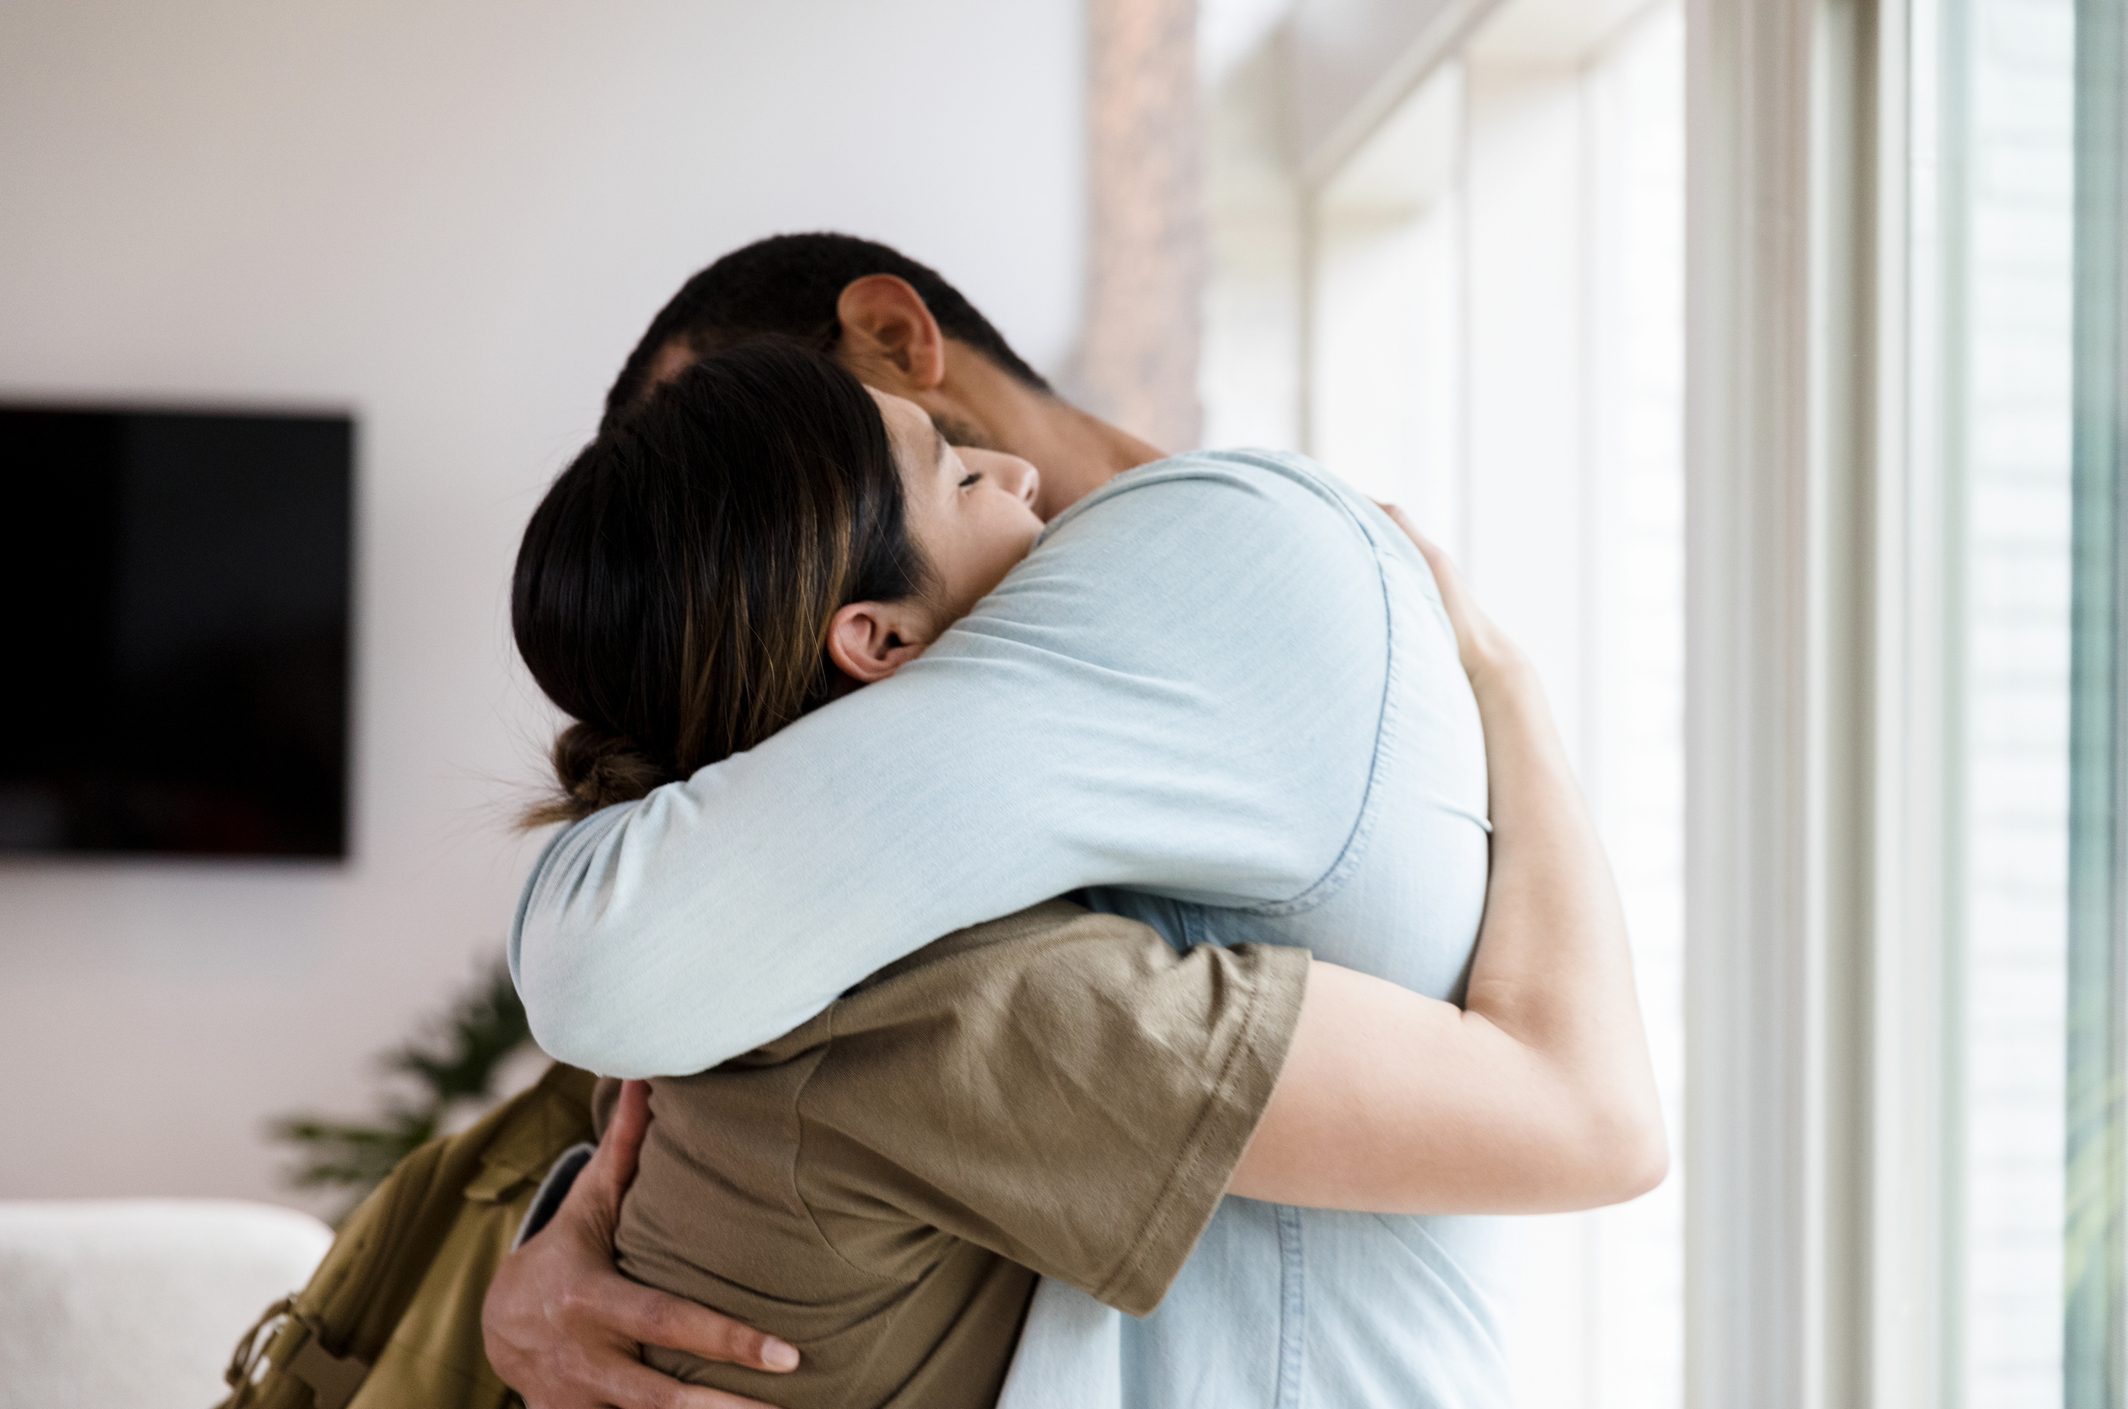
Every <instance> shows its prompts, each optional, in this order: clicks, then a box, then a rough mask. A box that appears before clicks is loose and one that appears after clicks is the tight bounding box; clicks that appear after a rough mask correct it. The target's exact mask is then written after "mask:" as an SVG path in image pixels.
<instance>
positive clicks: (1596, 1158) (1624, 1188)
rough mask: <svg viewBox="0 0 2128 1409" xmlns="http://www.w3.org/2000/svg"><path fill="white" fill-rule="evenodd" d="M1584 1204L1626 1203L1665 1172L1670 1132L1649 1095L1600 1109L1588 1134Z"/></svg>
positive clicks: (1651, 1189) (1659, 1180)
mask: <svg viewBox="0 0 2128 1409" xmlns="http://www.w3.org/2000/svg"><path fill="white" fill-rule="evenodd" d="M1585 1168H1586V1169H1587V1170H1588V1173H1589V1176H1590V1178H1589V1188H1588V1190H1587V1196H1588V1206H1589V1207H1590V1208H1606V1207H1609V1206H1611V1205H1613V1204H1622V1203H1630V1202H1632V1201H1633V1200H1634V1199H1637V1198H1640V1197H1641V1196H1642V1195H1644V1194H1650V1193H1653V1192H1654V1191H1655V1190H1656V1189H1658V1188H1660V1187H1661V1186H1662V1183H1663V1181H1664V1180H1665V1179H1667V1178H1669V1177H1670V1137H1669V1135H1668V1133H1667V1132H1666V1131H1665V1130H1664V1129H1663V1120H1662V1112H1661V1111H1660V1110H1659V1109H1658V1108H1657V1106H1656V1104H1655V1102H1654V1100H1653V1099H1649V1100H1646V1101H1637V1102H1633V1103H1631V1104H1630V1106H1628V1107H1625V1108H1620V1109H1613V1110H1609V1111H1606V1112H1604V1113H1603V1114H1602V1115H1601V1116H1600V1117H1599V1118H1598V1119H1597V1120H1595V1121H1594V1122H1592V1129H1591V1130H1590V1131H1589V1133H1588V1143H1587V1147H1586V1161H1585Z"/></svg>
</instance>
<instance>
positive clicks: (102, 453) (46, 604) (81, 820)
mask: <svg viewBox="0 0 2128 1409" xmlns="http://www.w3.org/2000/svg"><path fill="white" fill-rule="evenodd" d="M0 476H4V482H5V500H4V503H5V509H4V510H0V522H5V523H6V524H7V530H6V532H5V534H4V537H5V540H6V551H5V552H4V553H0V604H4V605H0V612H4V613H5V616H6V620H7V623H8V628H7V647H8V649H7V661H6V667H5V669H4V671H0V675H4V677H5V683H4V684H0V851H6V852H38V853H53V852H100V853H164V854H171V853H175V854H192V855H212V856H279V857H327V858H329V857H339V856H344V855H345V854H346V852H347V810H348V809H347V799H348V714H349V708H348V694H349V676H350V665H349V659H348V657H349V641H350V639H351V637H350V622H349V617H350V604H351V598H352V589H351V581H350V576H351V569H352V563H353V551H352V543H351V536H352V531H353V517H354V502H353V501H354V426H353V423H352V421H351V420H350V419H349V418H348V417H346V416H342V415H273V414H254V413H241V414H219V413H213V412H206V411H167V410H146V411H134V410H120V409H95V408H87V407H67V406H26V405H19V404H18V405H7V404H0Z"/></svg>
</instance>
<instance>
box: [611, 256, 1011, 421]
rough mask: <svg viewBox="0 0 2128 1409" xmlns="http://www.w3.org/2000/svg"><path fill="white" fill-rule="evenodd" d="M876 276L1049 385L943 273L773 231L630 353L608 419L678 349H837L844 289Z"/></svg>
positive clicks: (956, 333)
mask: <svg viewBox="0 0 2128 1409" xmlns="http://www.w3.org/2000/svg"><path fill="white" fill-rule="evenodd" d="M867 274H892V275H894V276H895V277H897V278H899V279H902V280H905V281H906V282H907V283H908V285H909V286H910V287H911V288H913V289H915V290H916V292H917V294H918V295H919V296H920V297H921V298H922V299H923V301H924V306H925V307H927V308H929V309H930V310H931V316H932V317H933V318H934V319H936V320H937V321H938V330H939V331H940V332H942V333H944V334H945V335H946V336H947V337H949V338H952V339H954V340H955V341H958V342H962V343H966V344H967V345H968V346H969V347H972V348H974V349H975V350H976V351H978V352H980V353H982V354H983V356H985V357H987V358H989V359H990V360H991V361H992V362H994V363H996V364H997V365H998V367H1000V368H1002V369H1003V370H1004V371H1006V372H1009V373H1010V374H1012V375H1013V376H1014V377H1017V378H1018V379H1019V380H1020V381H1022V382H1024V383H1026V384H1027V385H1028V386H1030V387H1033V388H1034V389H1035V390H1037V391H1044V392H1046V391H1048V390H1049V383H1048V382H1046V381H1044V380H1042V377H1041V375H1040V374H1039V373H1037V372H1036V371H1035V370H1034V368H1032V367H1030V366H1028V365H1027V363H1026V361H1025V360H1024V359H1023V358H1021V356H1020V355H1019V354H1018V353H1017V352H1014V351H1013V350H1012V345H1011V344H1010V343H1008V342H1006V341H1005V336H1004V334H1002V333H1000V332H999V331H998V330H997V329H996V328H995V327H994V326H992V325H991V322H990V320H989V319H988V318H985V317H984V316H983V315H982V314H981V313H979V312H977V311H976V307H975V305H974V304H972V303H970V302H968V300H967V298H966V297H965V296H964V295H963V294H962V293H961V291H960V290H959V289H956V288H955V287H953V285H951V284H949V283H947V282H946V281H945V280H944V279H943V278H941V277H940V276H939V273H938V271H937V270H935V269H933V268H931V266H929V265H928V264H919V263H918V262H917V261H915V260H913V259H911V258H909V256H907V255H905V254H903V253H902V252H901V251H900V250H898V249H895V248H893V247H892V246H891V245H883V244H880V243H879V242H878V241H877V240H861V239H859V238H857V237H856V236H855V235H841V234H836V233H834V232H832V231H820V232H817V233H813V234H804V235H771V236H769V237H768V238H767V239H765V240H756V241H754V242H753V243H752V244H750V245H745V246H742V247H741V248H739V249H735V250H733V251H732V252H731V253H730V254H727V255H725V256H724V257H723V258H722V259H720V260H718V261H717V262H716V263H715V264H712V265H710V266H709V267H708V268H707V269H704V270H703V271H702V272H701V273H699V274H697V275H695V276H694V277H693V278H692V279H689V280H688V281H687V282H686V283H685V284H683V285H681V287H680V291H679V292H678V293H676V294H674V295H673V296H672V298H671V300H670V301H669V302H667V303H666V305H665V306H664V307H663V308H661V309H659V310H658V316H657V317H655V318H653V319H652V320H651V322H650V327H649V329H648V330H647V331H646V332H644V334H643V336H642V339H641V340H640V341H638V342H637V343H636V345H635V351H633V352H631V353H629V354H628V361H627V364H626V365H625V366H623V367H622V368H621V375H620V376H619V377H618V378H616V379H615V380H614V383H613V389H612V390H611V391H609V392H607V393H606V414H607V415H608V416H617V415H621V414H624V413H625V412H626V411H627V410H628V408H630V407H632V406H634V405H635V404H636V403H637V402H638V401H640V400H642V399H643V397H644V395H645V394H646V393H648V392H649V390H650V388H651V372H652V370H653V369H654V368H655V367H656V366H657V361H658V356H659V354H660V353H661V352H663V351H664V350H665V348H666V347H668V346H671V345H673V344H675V343H677V344H679V345H681V346H683V347H685V348H687V349H688V350H689V351H690V352H692V353H694V354H695V355H697V356H700V355H701V354H703V353H706V352H713V351H715V350H716V349H717V348H719V347H725V346H728V345H730V344H731V343H732V342H734V341H737V340H740V339H744V338H751V337H760V336H762V335H764V334H767V335H771V336H777V337H787V338H791V339H793V340H795V341H799V342H803V343H804V344H805V345H806V346H808V347H811V348H815V349H818V350H819V351H821V352H832V351H834V349H835V344H836V343H837V342H838V341H839V340H840V339H841V336H842V323H841V320H840V319H839V318H838V317H837V316H836V313H835V306H836V302H837V300H839V299H840V298H841V297H842V291H843V290H844V289H845V288H847V287H848V286H849V285H850V284H851V283H853V282H855V281H856V280H858V279H862V278H864V277H865V276H866V275H867Z"/></svg>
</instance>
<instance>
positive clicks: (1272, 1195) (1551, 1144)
mask: <svg viewBox="0 0 2128 1409" xmlns="http://www.w3.org/2000/svg"><path fill="white" fill-rule="evenodd" d="M1391 514H1392V517H1394V518H1395V519H1396V520H1397V522H1398V524H1399V526H1400V527H1402V528H1403V529H1404V530H1405V532H1406V533H1407V534H1410V535H1411V537H1412V539H1413V541H1415V542H1417V543H1418V545H1419V548H1420V551H1421V552H1423V553H1424V554H1425V555H1426V558H1427V561H1428V563H1429V564H1430V565H1431V566H1432V568H1433V570H1434V576H1435V579H1436V581H1437V582H1438V583H1439V584H1440V588H1441V595H1442V600H1443V602H1444V603H1445V605H1446V606H1447V608H1448V612H1449V616H1450V619H1451V620H1452V621H1453V622H1454V623H1455V627H1456V639H1457V645H1458V647H1459V648H1460V651H1461V654H1462V658H1463V665H1464V669H1465V670H1466V671H1468V672H1469V674H1470V677H1471V685H1472V688H1473V690H1474V691H1475V692H1476V695H1477V699H1478V711H1479V715H1480V718H1481V719H1482V720H1483V722H1484V726H1485V750H1486V764H1487V768H1488V771H1489V774H1490V778H1491V793H1492V795H1491V810H1492V820H1493V828H1494V831H1493V855H1492V870H1491V875H1490V879H1489V881H1488V885H1487V891H1486V905H1485V919H1484V923H1483V925H1482V927H1481V929H1480V931H1479V937H1478V949H1477V955H1476V958H1475V959H1474V960H1473V962H1472V968H1471V978H1470V991H1469V995H1468V999H1467V1001H1466V1003H1465V1006H1464V1007H1462V1008H1460V1009H1459V1008H1457V1007H1456V1006H1455V1005H1453V1004H1450V1003H1442V1002H1438V1001H1436V1000H1434V999H1430V998H1424V997H1421V996H1420V995H1418V994H1415V993H1412V992H1410V991H1409V990H1406V989H1403V988H1399V987H1397V986H1396V985H1394V984H1390V983H1386V982H1383V981H1382V980H1380V979H1376V978H1371V977H1368V976H1367V975H1364V974H1358V973H1354V972H1353V971H1351V970H1349V969H1341V968H1338V967H1336V966H1334V965H1330V964H1322V963H1318V964H1316V965H1315V966H1314V967H1313V969H1312V970H1311V971H1310V974H1309V981H1308V996H1307V999H1306V1002H1305V1003H1304V1005H1303V1007H1302V1009H1301V1017H1300V1023H1299V1026H1298V1027H1297V1028H1296V1030H1295V1032H1294V1037H1293V1042H1292V1046H1291V1048H1290V1049H1289V1052H1288V1055H1287V1058H1286V1064H1285V1067H1284V1070H1283V1071H1282V1073H1281V1075H1280V1077H1279V1082H1278V1086H1277V1087H1276V1089H1275V1090H1274V1091H1273V1093H1272V1096H1271V1101H1270V1104H1269V1105H1268V1107H1267V1108H1266V1110H1265V1113H1264V1117H1263V1120H1262V1122H1261V1124H1260V1125H1259V1126H1258V1128H1257V1132H1256V1136H1255V1138H1254V1140H1253V1141H1252V1143H1251V1145H1250V1147H1249V1151H1248V1153H1247V1154H1246V1155H1245V1156H1244V1157H1243V1159H1242V1162H1241V1165H1240V1167H1239V1169H1238V1170H1237V1172H1236V1174H1235V1178H1234V1182H1233V1184H1232V1186H1231V1192H1233V1193H1236V1194H1241V1195H1244V1196H1247V1197H1250V1198H1259V1199H1269V1200H1273V1201H1275V1202H1280V1203H1292V1204H1303V1205H1309V1206H1315V1207H1328V1208H1350V1209H1365V1210H1369V1211H1373V1212H1403V1213H1540V1212H1554V1211H1560V1210H1566V1209H1576V1208H1590V1207H1595V1206H1598V1205H1602V1204H1608V1203H1617V1202H1621V1201H1623V1200H1625V1199H1629V1198H1633V1197H1635V1196H1637V1195H1639V1194H1642V1193H1645V1192H1646V1191H1647V1190H1649V1189H1651V1188H1653V1187H1654V1186H1655V1185H1656V1184H1658V1183H1660V1182H1661V1180H1662V1178H1663V1175H1664V1173H1665V1172H1666V1170H1667V1167H1668V1161H1669V1155H1668V1150H1667V1146H1666V1143H1665V1138H1664V1134H1663V1126H1662V1114H1661V1111H1660V1109H1659V1107H1658V1103H1657V1100H1656V1096H1655V1081H1654V1074H1653V1071H1652V1070H1651V1068H1650V1065H1649V1061H1648V1052H1647V1037H1646V1034H1645V1032H1644V1031H1643V1028H1642V1025H1641V1018H1640V1004H1639V1000H1638V998H1637V995H1636V994H1635V991H1634V986H1633V963H1632V955H1631V952H1630V950H1629V949H1628V947H1627V943H1626V933H1625V921H1624V916H1623V915H1622V914H1621V912H1620V910H1619V904H1618V894H1617V889H1616V886H1615V885H1614V884H1613V882H1612V879H1611V872H1610V866H1609V864H1608V862H1607V861H1606V860H1605V858H1604V854H1603V848H1602V845H1601V843H1600V842H1599V841H1598V840H1597V836H1596V829H1595V825H1594V823H1593V821H1592V820H1591V818H1590V816H1589V813H1588V808H1587V806H1586V804H1585V803H1584V802H1583V800H1582V797H1581V793H1580V790H1579V789H1578V788H1577V787H1576V786H1575V784H1574V780H1573V775H1572V773H1571V771H1570V770H1569V768H1568V766H1567V762H1566V755H1565V750H1564V749H1563V747H1562V746H1561V744H1560V740H1559V734H1558V730H1557V729H1556V728H1555V727H1554V726H1553V723H1552V719H1551V714H1550V711H1549V709H1548V708H1547V706H1546V704H1545V701H1544V695H1543V692H1542V690H1541V689H1540V688H1539V686H1538V684H1537V681H1536V678H1535V676H1534V674H1533V673H1532V672H1531V670H1530V668H1529V666H1528V665H1527V663H1525V662H1524V661H1523V659H1522V657H1521V655H1520V653H1519V652H1518V651H1517V650H1516V649H1515V647H1514V646H1512V645H1511V644H1510V643H1509V642H1507V641H1506V640H1505V639H1504V638H1503V637H1502V636H1501V635H1500V633H1499V631H1498V629H1497V628H1496V627H1494V626H1493V624H1492V623H1491V622H1490V621H1489V620H1487V619H1486V617H1485V616H1484V614H1483V613H1482V612H1480V611H1479V610H1478V609H1477V608H1476V606H1475V605H1474V604H1473V603H1471V601H1470V600H1469V598H1468V596H1467V594H1466V593H1465V591H1464V588H1463V585H1462V582H1461V579H1460V578H1458V577H1457V575H1456V573H1455V570H1454V568H1453V566H1452V565H1451V564H1449V562H1448V561H1447V559H1446V558H1444V557H1443V556H1442V555H1441V553H1440V552H1439V550H1438V549H1436V548H1434V547H1433V546H1432V545H1431V544H1429V543H1427V542H1426V541H1425V540H1424V539H1422V538H1420V537H1419V535H1418V534H1417V533H1415V532H1413V531H1412V529H1411V526H1410V524H1409V523H1407V522H1405V520H1404V519H1403V516H1402V515H1401V514H1398V513H1396V512H1395V511H1394V510H1392V511H1391Z"/></svg>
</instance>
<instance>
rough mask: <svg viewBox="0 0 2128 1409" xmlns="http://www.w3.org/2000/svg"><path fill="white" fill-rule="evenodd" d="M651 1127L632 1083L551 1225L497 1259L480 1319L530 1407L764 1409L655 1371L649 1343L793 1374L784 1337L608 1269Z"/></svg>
mask: <svg viewBox="0 0 2128 1409" xmlns="http://www.w3.org/2000/svg"><path fill="white" fill-rule="evenodd" d="M649 1126H650V1088H649V1087H648V1086H647V1085H645V1084H644V1083H643V1082H640V1081H631V1082H629V1083H627V1085H626V1086H624V1087H623V1088H622V1090H621V1100H620V1104H619V1106H618V1107H616V1108H615V1110H614V1114H613V1123H612V1124H611V1125H609V1126H608V1127H607V1128H606V1136H605V1138H604V1139H603V1140H601V1141H600V1142H599V1148H598V1153H597V1154H596V1155H594V1156H592V1158H591V1161H590V1163H588V1164H586V1165H585V1166H584V1169H583V1172H582V1173H581V1174H579V1175H577V1177H576V1182H575V1183H574V1184H573V1185H571V1186H570V1189H569V1194H568V1197H567V1198H565V1199H564V1200H563V1201H562V1205H561V1207H560V1208H558V1209H556V1210H555V1213H554V1219H553V1221H552V1222H550V1223H549V1224H548V1225H547V1226H546V1227H545V1228H542V1229H541V1230H540V1231H539V1233H538V1234H537V1235H536V1236H535V1237H533V1238H532V1239H531V1240H530V1241H529V1242H527V1243H526V1244H525V1245H524V1246H523V1247H521V1248H519V1249H518V1250H517V1251H516V1252H513V1253H511V1254H510V1255H509V1256H508V1257H507V1258H504V1259H503V1263H502V1266H501V1268H500V1269H498V1270H497V1271H496V1273H495V1280H494V1282H493V1283H491V1284H490V1285H489V1287H488V1297H487V1302H486V1304H485V1305H484V1307H483V1308H482V1313H481V1318H480V1321H481V1330H482V1332H483V1333H484V1336H485V1339H486V1345H487V1351H488V1363H489V1364H491V1365H493V1366H494V1367H495V1373H496V1374H498V1375H500V1376H501V1377H502V1379H503V1383H505V1384H507V1385H509V1386H510V1387H511V1388H512V1389H514V1390H516V1391H517V1392H518V1393H519V1394H520V1395H522V1396H524V1401H525V1406H526V1409H771V1406H768V1405H765V1404H762V1403H761V1402H760V1401H759V1400H754V1399H742V1398H740V1397H738V1396H737V1395H732V1394H725V1393H722V1392H721V1391H718V1390H713V1389H704V1388H700V1387H694V1386H687V1385H682V1384H681V1383H679V1382H678V1381H677V1380H673V1379H669V1378H667V1377H666V1376H664V1375H661V1374H659V1373H658V1372H657V1371H655V1370H653V1369H651V1368H650V1367H649V1366H647V1365H645V1364H643V1362H642V1360H641V1359H640V1355H641V1351H642V1347H643V1346H644V1345H658V1346H666V1347H669V1348H671V1349H674V1350H682V1351H687V1352H689V1353H690V1354H694V1355H699V1356H701V1357H702V1358H703V1359H705V1360H716V1361H722V1362H724V1363H726V1364H730V1365H744V1366H747V1367H749V1368H751V1369H756V1370H775V1371H781V1370H792V1369H796V1368H797V1365H798V1352H797V1351H796V1350H795V1349H794V1348H792V1347H791V1346H788V1345H785V1344H784V1343H783V1342H782V1341H779V1340H776V1339H774V1338H772V1337H769V1336H765V1335H763V1334H762V1333H761V1332H759V1331H756V1330H753V1329H751V1328H749V1327H746V1326H742V1325H740V1324H739V1323H738V1322H736V1321H733V1320H730V1319H729V1318H727V1317H723V1316H719V1315H718V1314H717V1313H716V1312H714V1311H711V1310H710V1309H708V1308H707V1307H704V1306H697V1305H695V1303H693V1302H691V1301H686V1300H683V1299H681V1298H679V1297H674V1296H668V1295H666V1294H665V1293H663V1292H659V1291H653V1290H652V1289H650V1288H649V1287H645V1286H640V1285H638V1284H637V1283H634V1282H631V1281H629V1280H628V1279H627V1278H625V1277H623V1276H622V1275H621V1274H620V1273H619V1272H618V1271H616V1270H615V1269H614V1265H613V1234H614V1229H615V1227H616V1226H618V1224H619V1222H620V1215H621V1195H622V1194H623V1193H625V1192H627V1189H628V1185H629V1182H630V1181H631V1180H633V1179H634V1178H635V1161H636V1154H637V1152H638V1151H639V1150H640V1149H641V1148H642V1145H643V1133H644V1131H645V1130H647V1129H648V1128H649Z"/></svg>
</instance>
